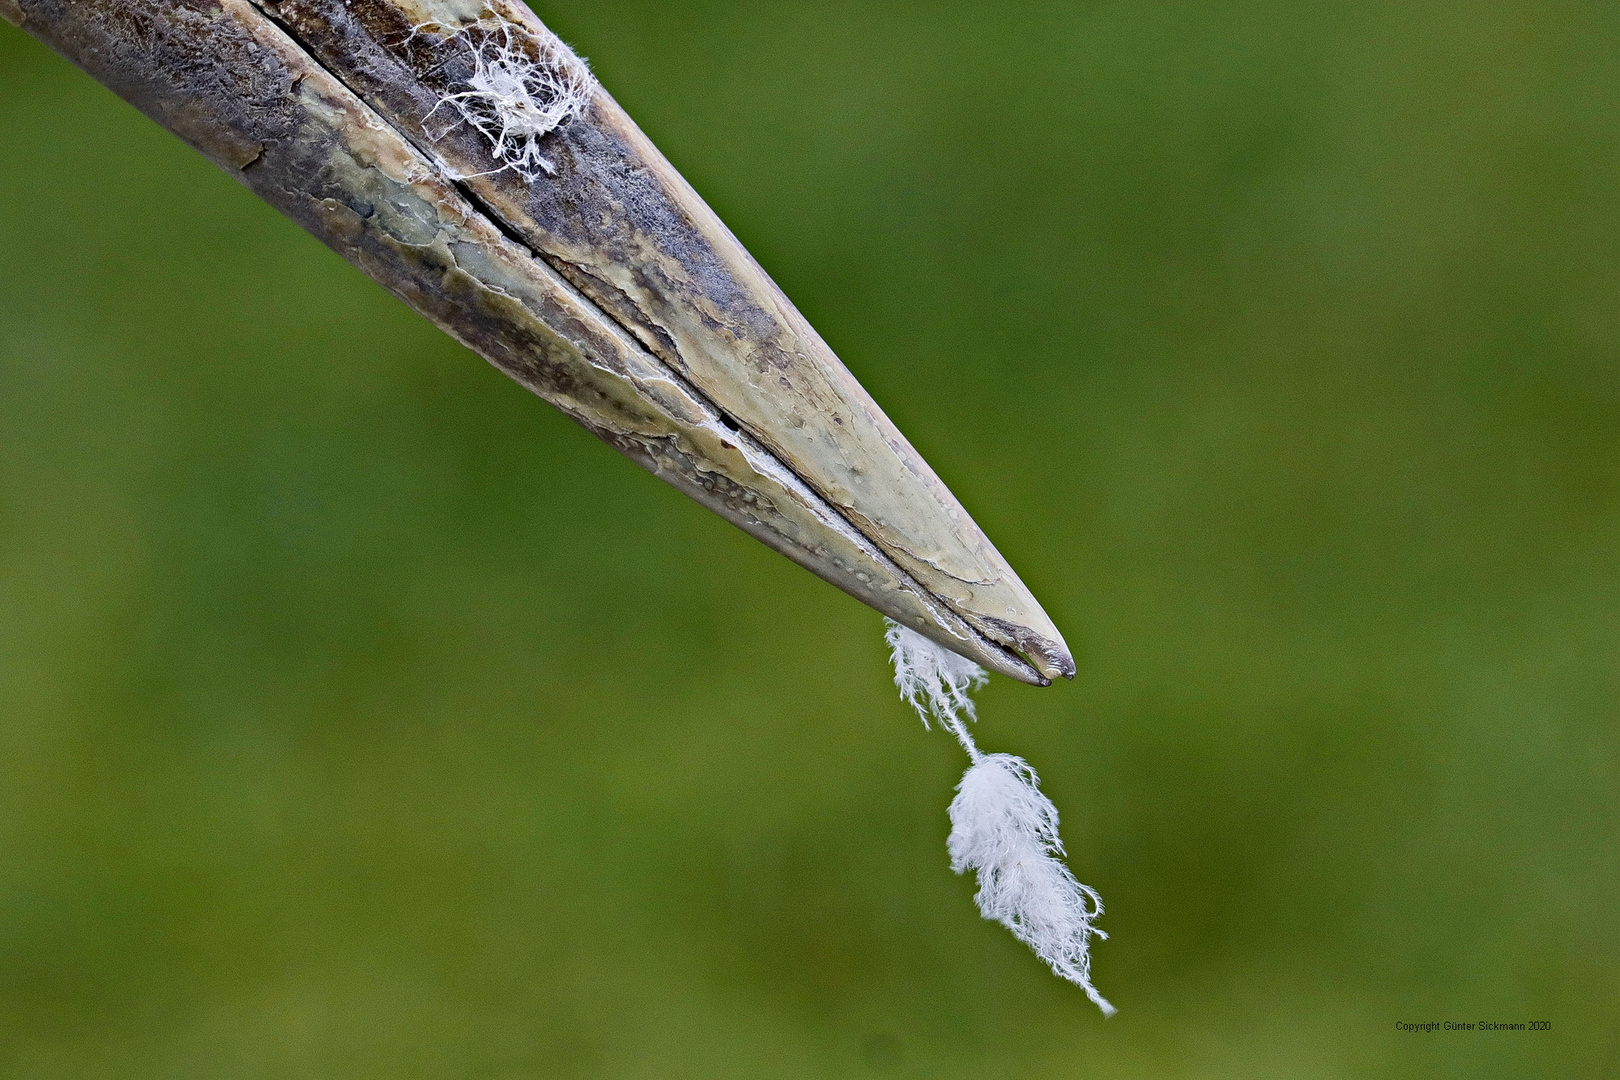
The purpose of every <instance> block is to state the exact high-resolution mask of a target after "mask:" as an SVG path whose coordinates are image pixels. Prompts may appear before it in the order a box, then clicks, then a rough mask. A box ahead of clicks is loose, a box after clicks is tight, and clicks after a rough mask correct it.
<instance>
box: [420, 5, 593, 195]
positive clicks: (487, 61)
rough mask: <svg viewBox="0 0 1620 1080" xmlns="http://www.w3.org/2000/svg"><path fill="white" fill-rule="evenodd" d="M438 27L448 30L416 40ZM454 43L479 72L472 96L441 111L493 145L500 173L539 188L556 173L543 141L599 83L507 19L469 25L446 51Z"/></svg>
mask: <svg viewBox="0 0 1620 1080" xmlns="http://www.w3.org/2000/svg"><path fill="white" fill-rule="evenodd" d="M435 28H438V29H442V28H440V27H439V26H438V24H436V23H424V24H423V25H421V26H418V27H416V29H415V30H414V31H413V32H412V33H413V36H414V35H416V34H420V33H421V32H423V31H424V30H431V29H435ZM452 43H456V44H459V45H460V46H461V47H462V48H464V49H466V50H467V52H468V54H469V58H470V60H471V61H472V67H473V71H472V74H471V75H469V76H468V77H467V80H466V86H467V89H466V90H462V91H459V92H457V93H453V94H447V95H445V96H444V97H443V98H441V99H440V101H439V103H438V105H436V106H434V111H435V112H437V111H438V110H439V109H440V108H443V107H445V106H447V105H448V106H450V107H451V108H452V109H454V110H455V111H456V113H458V114H459V115H460V117H461V119H462V121H464V122H465V123H466V124H468V125H469V126H471V127H472V128H474V129H476V130H477V131H478V132H479V133H480V134H482V135H483V136H484V138H486V139H487V140H489V144H490V154H491V156H493V157H494V159H495V160H496V161H498V162H500V163H501V164H500V167H499V168H497V169H495V170H493V171H495V172H499V171H501V170H502V169H511V170H512V171H513V172H516V173H517V174H518V175H519V176H522V177H523V178H524V179H525V180H528V181H529V182H531V183H532V182H534V181H535V180H537V179H539V177H540V176H541V175H542V174H549V173H552V172H554V171H555V170H554V168H553V167H552V164H551V161H550V160H549V159H548V158H547V157H546V156H545V155H544V154H543V153H541V151H540V140H541V139H542V138H543V137H544V136H546V135H549V134H550V133H551V132H553V131H555V130H556V129H557V128H558V127H560V126H562V125H563V124H564V123H566V122H568V121H569V120H573V119H575V118H577V117H579V116H581V115H583V114H584V112H585V108H586V106H587V105H589V104H590V99H591V88H592V84H593V81H592V78H591V71H590V68H589V67H588V66H587V65H586V63H585V61H584V60H581V59H580V58H579V57H578V56H577V55H575V53H574V51H573V50H572V49H570V48H569V47H568V46H567V45H565V44H563V42H562V40H561V39H559V38H558V37H557V36H556V35H555V34H553V33H552V32H551V31H549V30H547V29H545V28H544V27H537V28H530V27H526V26H519V25H517V24H516V23H512V22H508V21H507V20H506V19H504V18H502V17H500V16H499V15H495V16H492V17H489V18H484V19H480V20H479V21H477V22H474V23H469V24H468V25H466V26H463V27H461V28H460V29H459V30H456V31H455V32H454V33H451V34H449V35H447V36H446V37H445V38H444V39H443V41H442V43H441V44H443V45H446V46H449V45H451V44H452ZM429 115H431V113H430V114H429ZM442 134H443V133H442V132H441V133H440V136H442ZM440 136H436V137H440Z"/></svg>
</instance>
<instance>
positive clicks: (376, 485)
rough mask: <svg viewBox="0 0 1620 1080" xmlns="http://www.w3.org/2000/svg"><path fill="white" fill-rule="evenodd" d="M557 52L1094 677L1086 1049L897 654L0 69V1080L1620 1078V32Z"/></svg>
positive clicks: (658, 11) (1071, 709) (196, 178)
mask: <svg viewBox="0 0 1620 1080" xmlns="http://www.w3.org/2000/svg"><path fill="white" fill-rule="evenodd" d="M539 10H540V13H541V15H542V16H543V17H544V18H546V19H547V21H548V22H549V23H550V24H551V25H552V26H553V27H554V28H555V29H556V30H557V31H558V32H559V33H561V34H562V35H563V36H564V38H565V39H567V40H569V41H571V42H573V43H575V44H576V45H577V46H578V47H579V48H580V49H581V51H582V52H584V53H585V54H586V55H588V56H590V57H591V58H592V60H593V62H594V64H595V67H596V69H597V70H598V72H599V73H600V74H601V76H602V77H603V79H604V81H605V82H606V83H607V85H608V86H609V88H610V89H611V90H612V91H613V92H614V93H615V94H616V95H618V96H619V98H620V100H621V101H623V102H624V103H625V105H626V106H627V107H628V108H629V110H630V111H631V113H632V114H633V115H634V116H636V117H637V118H638V119H639V120H640V122H641V123H642V124H643V126H644V127H645V128H646V129H647V130H648V132H649V133H650V134H651V135H652V136H653V138H654V139H655V140H656V141H657V142H658V143H659V144H660V145H661V146H662V148H663V149H664V150H665V152H666V153H667V154H668V155H669V156H670V157H671V159H672V160H674V161H675V163H676V164H677V165H678V166H679V167H680V168H682V169H683V170H684V171H685V173H686V175H687V176H688V177H689V178H690V179H691V180H692V181H693V183H694V184H695V185H696V186H697V187H698V189H699V190H700V191H702V192H703V193H704V194H705V196H707V197H708V198H709V199H710V200H711V201H712V202H713V204H714V205H715V206H716V208H717V209H718V210H719V211H720V213H721V214H722V216H723V217H725V219H726V220H727V221H728V222H729V223H730V224H731V226H732V227H733V228H734V230H735V231H736V232H737V233H738V234H739V236H741V237H742V239H743V241H744V242H745V243H746V244H747V245H749V247H750V248H751V249H752V250H753V251H754V253H755V254H756V255H757V256H758V257H759V258H760V260H761V261H762V262H763V263H764V264H765V266H766V267H767V268H768V269H769V270H770V271H772V273H773V274H775V275H776V277H777V279H778V280H779V281H780V282H781V283H782V284H783V286H784V287H785V288H786V289H787V291H788V293H789V294H790V295H791V296H793V297H794V298H795V300H796V301H797V302H798V303H799V305H800V306H801V307H802V308H803V310H804V311H805V313H806V314H807V315H808V316H809V317H810V318H811V320H812V321H813V322H814V323H815V324H816V325H817V326H818V327H819V328H820V329H821V330H822V332H823V333H824V334H825V335H826V336H827V338H828V339H829V341H831V342H832V344H833V345H834V347H835V348H837V349H838V350H839V351H840V352H841V354H842V355H843V356H844V358H845V360H846V361H847V362H848V363H849V365H850V367H851V368H852V369H853V370H854V371H855V372H856V374H857V375H858V376H859V377H860V378H861V379H862V380H863V381H865V383H866V384H867V386H868V387H869V388H870V389H871V390H872V391H873V393H874V394H875V396H876V397H877V398H878V400H879V401H880V402H881V403H883V405H884V406H885V407H886V408H887V409H888V410H889V412H890V414H891V415H892V416H893V417H894V418H895V419H896V420H897V421H898V422H899V423H900V425H901V426H902V427H903V428H904V429H905V430H906V431H907V432H908V433H909V434H910V435H911V437H912V438H913V440H914V441H915V442H916V443H917V444H918V446H919V447H920V448H921V449H922V451H923V452H924V454H926V455H927V456H928V457H929V459H930V460H931V461H932V462H933V463H934V464H935V466H936V467H937V468H938V470H939V471H940V473H941V474H942V475H943V476H944V477H945V478H946V480H947V481H948V482H949V483H951V484H952V486H953V487H954V488H955V489H956V491H957V492H958V494H959V495H961V497H962V498H963V501H964V502H965V503H966V504H967V505H968V507H969V508H970V509H971V510H973V511H974V513H975V515H976V516H977V517H978V518H979V520H980V522H981V523H982V524H983V525H984V526H985V528H986V529H987V530H988V531H989V532H990V534H991V535H992V536H993V537H994V538H995V539H996V541H997V542H998V544H999V545H1000V546H1001V548H1002V550H1003V551H1004V552H1005V553H1006V554H1007V555H1008V556H1009V558H1010V559H1011V561H1012V562H1013V564H1014V565H1015V566H1017V567H1018V568H1019V569H1020V571H1021V572H1022V574H1023V575H1024V577H1025V578H1026V580H1028V581H1029V583H1030V584H1031V586H1032V587H1033V588H1034V590H1035V592H1036V593H1037V595H1039V596H1040V597H1041V598H1042V600H1043V601H1044V603H1045V604H1046V606H1047V608H1048V610H1049V611H1050V612H1051V613H1052V615H1053V617H1054V618H1055V619H1056V620H1057V622H1058V623H1059V625H1060V626H1062V627H1063V628H1064V630H1065V631H1066V632H1067V634H1068V637H1069V640H1070V642H1071V644H1073V645H1074V646H1075V650H1076V653H1077V656H1078V658H1079V662H1080V676H1079V678H1078V679H1077V680H1076V681H1075V683H1074V684H1073V685H1069V686H1059V687H1056V688H1054V689H1052V690H1049V691H1033V690H1029V689H1027V688H1024V687H1020V686H1016V685H1012V684H1009V683H1005V682H999V683H998V684H996V685H994V686H993V687H991V688H990V689H989V690H987V691H986V692H985V694H984V695H983V700H982V705H981V712H982V715H983V717H984V719H983V722H982V723H981V725H980V730H981V741H982V742H983V744H984V745H985V746H986V747H987V748H992V749H1007V750H1013V751H1016V752H1019V753H1023V754H1025V755H1027V756H1028V757H1029V758H1030V760H1031V761H1033V762H1034V763H1035V764H1036V766H1037V767H1038V768H1039V769H1040V770H1041V773H1042V775H1043V777H1044V779H1045V782H1046V788H1047V790H1048V791H1049V792H1050V793H1051V794H1052V796H1053V797H1054V798H1055V800H1056V801H1057V803H1058V805H1059V807H1060V808H1061V809H1062V811H1063V813H1064V814H1065V834H1066V836H1067V839H1068V841H1069V844H1070V848H1071V852H1072V855H1073V863H1074V866H1075V868H1076V870H1077V871H1078V873H1079V875H1080V877H1081V879H1082V880H1085V881H1087V882H1089V883H1091V884H1093V885H1095V886H1097V887H1098V888H1099V889H1100V890H1101V892H1102V894H1103V896H1104V897H1105V899H1106V900H1107V903H1108V909H1109V914H1108V915H1107V917H1106V919H1105V920H1104V924H1103V925H1104V926H1105V927H1106V929H1107V930H1108V931H1109V932H1110V933H1111V934H1112V935H1113V939H1112V940H1111V941H1109V942H1106V943H1103V944H1101V945H1100V946H1099V947H1098V949H1097V953H1096V971H1097V979H1098V983H1099V986H1100V987H1101V988H1102V990H1103V991H1104V992H1105V993H1106V994H1108V996H1110V997H1111V998H1112V999H1113V1000H1114V1001H1115V1002H1116V1003H1117V1004H1118V1005H1119V1006H1120V1007H1121V1013H1120V1015H1119V1016H1118V1017H1117V1018H1115V1019H1113V1020H1110V1021H1106V1022H1104V1021H1103V1020H1102V1019H1101V1018H1100V1017H1099V1016H1098V1015H1097V1014H1096V1012H1095V1011H1094V1010H1093V1009H1091V1008H1090V1006H1088V1005H1087V1004H1086V1003H1085V1002H1084V1000H1083V998H1082V997H1081V995H1080V993H1079V992H1078V991H1077V990H1075V989H1074V988H1072V987H1070V986H1067V985H1066V984H1064V983H1061V982H1059V981H1058V980H1056V979H1054V978H1053V977H1052V976H1051V975H1049V974H1048V973H1046V972H1045V970H1044V969H1042V968H1041V967H1040V965H1039V964H1038V963H1037V962H1036V961H1035V960H1034V959H1033V958H1032V957H1031V956H1030V955H1029V954H1028V953H1027V952H1026V951H1025V950H1024V949H1023V948H1022V947H1021V946H1020V945H1018V944H1017V943H1016V942H1015V941H1013V940H1012V938H1011V937H1010V936H1009V935H1008V934H1006V933H1005V932H1004V931H1002V930H1001V929H1000V928H998V927H995V926H993V925H990V924H988V923H984V922H982V921H981V920H979V919H978V917H977V915H976V912H975V911H974V910H973V908H972V903H971V894H972V885H971V883H970V882H968V881H964V880H961V879H958V878H955V877H953V876H951V874H950V873H949V871H948V869H947V867H946V858H945V852H944V836H945V832H946V821H945V816H944V811H945V804H946V802H947V799H948V797H949V794H950V789H951V786H952V784H953V783H954V782H955V780H956V778H957V776H958V775H959V773H960V771H961V768H962V765H963V762H962V760H961V758H960V754H959V751H957V749H956V748H955V747H954V745H953V744H952V743H951V742H950V740H949V739H947V738H945V737H944V736H942V735H940V734H939V733H937V732H936V733H933V734H932V735H928V734H924V733H923V732H922V731H921V730H920V729H919V727H918V725H917V722H916V719H915V717H914V716H912V715H911V714H910V713H909V712H908V711H906V710H905V709H904V708H903V707H902V706H901V705H900V703H899V702H898V701H897V700H896V699H895V696H894V694H893V691H892V688H891V686H890V684H889V681H888V672H887V669H886V666H885V659H884V656H883V652H882V649H881V647H880V642H879V633H880V630H879V625H878V618H877V616H876V615H874V614H873V613H871V612H870V611H867V610H866V609H864V608H862V607H860V606H859V605H858V604H856V603H855V602H854V601H851V600H849V599H847V598H846V597H844V596H842V595H841V594H839V593H837V592H835V591H834V590H833V589H831V588H830V587H828V586H826V585H823V584H822V583H820V582H819V581H817V580H815V579H814V578H812V577H810V576H809V575H807V574H805V573H803V572H802V571H800V570H798V569H796V568H794V567H792V566H790V565H789V564H788V563H787V562H786V561H784V560H782V559H780V558H778V557H777V556H775V555H773V554H771V553H769V552H768V551H766V550H765V549H764V548H763V547H760V546H758V545H756V544H755V543H753V542H752V541H750V540H748V539H747V538H746V537H744V536H742V535H741V534H740V533H737V532H735V531H733V530H732V529H731V528H730V527H729V526H726V525H725V524H723V523H722V522H720V521H719V520H718V519H716V518H712V517H710V516H709V515H707V514H706V513H705V512H704V511H702V510H700V509H699V508H698V507H697V506H695V505H693V504H689V503H687V502H685V501H684V500H683V499H682V498H681V497H680V496H678V495H677V494H675V493H674V492H673V491H672V490H670V489H666V488H665V487H663V486H662V485H660V484H659V483H658V482H657V481H655V480H653V479H652V478H651V477H650V476H647V475H644V474H643V473H641V472H639V471H638V470H637V469H635V468H634V467H633V466H631V465H630V464H628V463H627V462H625V461H623V460H621V459H620V458H618V457H617V456H616V455H614V454H613V453H612V452H611V451H609V450H608V449H607V448H606V447H604V446H602V445H600V444H598V443H596V442H595V441H594V440H592V439H591V438H589V437H588V436H586V435H585V434H584V433H583V432H582V431H580V430H578V429H576V428H574V427H573V426H571V425H570V424H569V423H567V422H566V421H564V420H563V419H562V418H561V416H559V415H557V414H555V413H553V412H552V411H551V410H550V409H548V408H547V407H545V406H544V405H542V404H541V403H539V402H537V401H536V400H534V399H532V398H531V397H529V396H528V395H527V394H526V393H524V392H523V391H521V390H520V389H519V388H518V387H517V386H515V385H513V384H511V383H508V382H506V381H505V380H504V379H503V378H501V377H500V376H498V375H497V374H496V373H495V372H494V371H493V370H492V369H490V368H487V367H486V366H485V365H484V364H482V363H481V362H480V361H478V360H477V359H476V358H474V357H472V356H471V355H470V354H467V353H465V352H463V351H462V350H461V349H459V348H458V347H457V346H455V345H453V344H452V343H451V342H450V341H448V340H446V339H444V338H442V337H441V336H439V335H438V334H437V332H436V331H434V330H433V329H432V328H430V327H429V326H428V325H427V324H426V323H425V322H423V321H421V320H419V319H418V318H417V317H415V316H414V315H412V314H411V313H410V312H409V311H407V310H406V309H405V308H404V307H403V306H401V305H400V304H398V303H397V302H395V301H394V300H392V299H390V298H389V297H388V296H386V295H385V294H383V293H382V291H381V290H380V289H378V288H376V287H375V286H373V285H372V284H370V283H369V282H368V281H366V280H365V279H363V278H362V277H361V276H360V275H359V274H358V273H357V272H355V271H353V270H351V269H350V268H349V267H348V266H346V265H345V264H343V263H341V262H340V261H339V260H338V259H337V258H336V257H335V256H333V255H331V254H330V253H328V252H327V251H326V250H325V249H323V248H321V247H319V246H318V245H317V244H316V243H315V242H314V241H313V240H311V239H310V238H308V237H307V236H305V235H304V234H302V233H300V232H299V231H298V230H297V229H295V228H294V227H293V226H291V225H290V224H289V223H287V222H285V221H283V220H281V219H280V218H278V217H277V216H275V215H274V214H273V213H272V212H271V211H269V210H268V209H267V208H266V207H264V206H262V205H260V204H259V203H257V202H255V201H254V200H253V199H252V198H251V197H250V196H249V195H248V194H247V192H246V191H244V190H243V189H241V188H239V187H237V186H236V185H235V184H234V183H233V182H232V181H230V180H229V179H228V178H227V177H225V176H224V175H223V174H221V173H219V172H216V171H215V170H214V169H213V168H212V167H211V166H209V165H207V164H206V163H205V162H204V161H203V160H202V159H201V158H200V157H197V156H195V155H194V154H193V153H192V152H191V151H189V150H187V149H186V148H184V147H183V146H182V145H181V144H180V143H179V142H178V141H176V140H175V139H173V138H171V137H170V136H168V135H166V134H165V133H163V132H162V131H160V130H158V129H157V128H156V127H155V126H153V125H152V124H151V123H149V122H148V121H146V120H145V119H143V118H141V117H140V116H139V115H138V114H136V113H135V112H134V111H133V110H132V109H130V108H129V107H127V106H125V105H124V104H122V103H121V102H119V101H117V100H116V99H115V98H113V97H112V96H111V95H110V94H108V93H107V92H106V91H104V90H102V89H100V88H99V87H97V86H96V85H94V84H93V83H91V82H90V81H89V80H88V79H86V78H85V77H83V76H82V75H80V74H79V73H78V72H76V71H75V70H73V69H71V68H70V67H69V66H68V65H67V64H66V63H65V62H62V61H60V60H59V59H57V58H56V57H54V56H53V55H51V54H49V53H48V52H47V51H46V50H45V49H43V48H42V47H40V46H39V45H37V44H36V43H35V42H33V41H32V39H29V38H27V37H26V36H25V35H24V34H22V33H21V32H19V31H16V30H13V29H12V28H10V27H6V26H0V249H3V252H4V259H3V261H0V298H3V299H0V1074H3V1075H4V1076H6V1077H8V1078H9V1077H17V1078H28V1080H48V1078H58V1077H61V1078H67V1077H73V1078H102V1077H106V1078H115V1077H116V1078H120V1080H125V1078H129V1080H135V1078H149V1077H150V1078H159V1077H162V1078H186V1080H189V1078H205V1077H206V1078H216V1077H230V1078H238V1077H240V1078H271V1077H274V1078H278V1080H283V1078H317V1077H319V1078H328V1077H331V1078H350V1077H353V1078H372V1077H376V1078H385V1077H386V1078H413V1080H414V1078H421V1080H440V1078H446V1080H448V1078H467V1080H517V1078H527V1077H545V1078H550V1077H557V1078H574V1077H579V1078H630V1077H637V1078H639V1077H659V1078H677V1077H694V1078H696V1077H701V1078H712V1080H723V1078H728V1077H750V1078H754V1077H791V1078H799V1077H835V1078H841V1077H863V1076H869V1075H870V1076H895V1077H929V1078H952V1077H964V1078H965V1077H973V1078H975V1080H995V1078H1054V1080H1055V1078H1069V1077H1074V1078H1079V1077H1110V1078H1127V1080H1129V1078H1172V1080H1173V1078H1183V1077H1186V1078H1211V1080H1213V1078H1244V1080H1249V1078H1261V1077H1278V1078H1290V1080H1294V1078H1298V1080H1309V1078H1315V1077H1368V1078H1371V1077H1378V1078H1389V1077H1414V1078H1417V1077H1422V1078H1434V1077H1503V1076H1514V1077H1559V1078H1570V1077H1580V1078H1588V1077H1590V1078H1596V1077H1611V1076H1615V1075H1620V1025H1617V1023H1616V1017H1617V1014H1620V926H1617V921H1616V918H1615V916H1616V913H1617V911H1620V752H1617V740H1616V716H1617V711H1620V710H1617V700H1620V258H1617V256H1620V9H1617V8H1616V7H1615V6H1614V5H1613V4H1609V3H1597V2H1574V0H1534V2H1531V0H1518V2H1513V0H1499V2H1485V0H1472V2H1462V0H1419V2H1407V3H1388V2H1373V3H1368V2H1350V0H1332V2H1320V3H1311V4H1299V3H1278V2H1264V0H1243V2H1227V3H1221V4H1201V3H1190V2H1177V3H1170V4H1161V3H1148V2H1145V0H1115V2H1100V0H1099V2H1068V3H1050V2H1036V0H1020V2H1003V3H998V4H993V5H984V4H967V3H955V2H951V3H941V2H935V3H930V4H919V3H902V2H879V3H852V2H848V0H824V2H821V3H817V4H813V5H811V4H803V5H758V4H750V3H745V2H743V0H700V2H688V3H682V4H678V5H670V4H659V3H652V2H650V0H593V2H590V3H586V2H584V0H547V2H546V3H545V4H544V5H543V6H542V7H541V8H540V9H539ZM1445 1019H1456V1020H1470V1021H1471V1020H1479V1019H1490V1020H1513V1021H1518V1020H1531V1019H1546V1020H1551V1021H1553V1025H1554V1029H1553V1031H1552V1032H1550V1033H1547V1034H1502V1035H1444V1034H1434V1035H1413V1034H1404V1033H1401V1032H1398V1031H1397V1030H1396V1029H1395V1024H1396V1022H1397V1021H1400V1020H1445Z"/></svg>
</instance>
